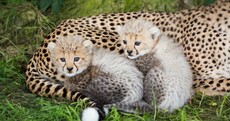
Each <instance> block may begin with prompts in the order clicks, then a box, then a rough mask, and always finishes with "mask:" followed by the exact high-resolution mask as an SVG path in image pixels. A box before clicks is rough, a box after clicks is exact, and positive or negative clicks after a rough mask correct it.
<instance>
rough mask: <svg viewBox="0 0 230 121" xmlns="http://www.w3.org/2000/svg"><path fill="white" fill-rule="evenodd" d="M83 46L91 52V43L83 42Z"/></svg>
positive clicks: (88, 41)
mask: <svg viewBox="0 0 230 121" xmlns="http://www.w3.org/2000/svg"><path fill="white" fill-rule="evenodd" d="M83 45H84V47H85V48H86V49H88V51H89V52H90V53H91V52H92V51H93V43H92V42H91V41H90V40H85V41H84V42H83Z"/></svg>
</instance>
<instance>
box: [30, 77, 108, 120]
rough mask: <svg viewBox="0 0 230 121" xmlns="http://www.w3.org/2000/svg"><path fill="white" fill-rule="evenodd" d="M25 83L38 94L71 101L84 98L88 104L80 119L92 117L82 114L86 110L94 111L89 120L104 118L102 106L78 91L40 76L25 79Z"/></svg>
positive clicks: (84, 112)
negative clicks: (70, 89) (94, 115)
mask: <svg viewBox="0 0 230 121" xmlns="http://www.w3.org/2000/svg"><path fill="white" fill-rule="evenodd" d="M26 83H27V86H28V87H29V89H30V91H31V92H32V93H34V94H37V95H39V96H45V97H62V98H66V99H68V100H71V101H78V100H85V101H86V102H87V104H88V105H87V107H88V108H86V109H85V110H86V111H85V110H84V111H83V113H82V114H83V115H82V121H88V120H86V119H87V117H92V116H91V115H88V116H87V115H84V114H87V113H86V112H88V111H89V112H93V113H95V112H96V117H93V118H94V119H93V120H92V119H91V120H90V121H99V120H102V119H104V118H105V111H104V110H103V108H102V106H100V105H99V104H97V103H96V102H94V101H93V100H91V99H89V98H88V97H87V96H86V95H84V94H82V93H80V92H77V91H69V90H67V89H66V88H65V87H64V86H63V85H61V84H56V83H52V82H50V81H47V80H46V79H41V78H38V79H34V80H33V81H31V80H27V81H26ZM92 110H93V111H92ZM83 119H84V120H83Z"/></svg>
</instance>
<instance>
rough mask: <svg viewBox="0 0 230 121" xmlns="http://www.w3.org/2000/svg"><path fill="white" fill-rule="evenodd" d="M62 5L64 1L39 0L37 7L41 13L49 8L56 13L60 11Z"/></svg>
mask: <svg viewBox="0 0 230 121" xmlns="http://www.w3.org/2000/svg"><path fill="white" fill-rule="evenodd" d="M63 3H64V0H39V2H38V7H39V9H40V10H41V11H42V12H45V11H47V10H48V8H51V11H52V12H54V13H58V12H59V11H60V10H61V7H62V5H63Z"/></svg>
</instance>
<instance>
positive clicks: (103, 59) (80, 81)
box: [48, 36, 143, 121]
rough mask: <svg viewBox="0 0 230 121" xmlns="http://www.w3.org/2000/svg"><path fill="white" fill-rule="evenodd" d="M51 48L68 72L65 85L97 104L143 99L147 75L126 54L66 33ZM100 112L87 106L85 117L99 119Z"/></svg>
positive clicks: (53, 56)
mask: <svg viewBox="0 0 230 121" xmlns="http://www.w3.org/2000/svg"><path fill="white" fill-rule="evenodd" d="M48 49H49V51H50V53H51V61H52V62H53V64H54V66H55V67H56V68H57V70H59V72H60V73H65V75H67V76H68V78H67V80H66V81H65V82H64V86H65V87H66V88H67V89H69V90H71V91H79V92H81V93H82V94H84V95H86V96H87V97H89V98H90V99H92V100H93V101H95V102H96V104H97V105H99V106H103V105H106V104H116V103H126V104H132V103H133V102H136V101H139V100H141V99H142V97H143V81H142V80H143V75H142V73H141V72H140V71H139V70H138V69H137V68H136V66H135V63H134V62H132V61H131V60H129V59H127V58H126V57H124V56H121V55H118V54H116V53H113V52H110V51H107V50H104V49H98V48H93V43H92V42H91V41H89V40H84V39H83V38H81V37H80V36H63V37H61V38H60V39H59V40H57V42H56V43H54V42H50V43H49V45H48ZM99 112H100V111H99ZM99 112H97V110H96V109H94V108H86V109H85V110H84V111H83V113H82V120H83V121H97V120H99V118H101V117H100V115H99V114H100V113H99Z"/></svg>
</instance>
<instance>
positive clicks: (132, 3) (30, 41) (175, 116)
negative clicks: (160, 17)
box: [0, 0, 230, 121]
mask: <svg viewBox="0 0 230 121" xmlns="http://www.w3.org/2000/svg"><path fill="white" fill-rule="evenodd" d="M213 1H214V0H68V1H64V0H2V1H0V115H1V117H0V120H3V121H5V120H6V121H12V120H17V121H21V120H22V121H31V120H32V121H33V120H40V121H43V120H57V121H60V120H64V121H65V120H68V121H72V120H79V114H80V111H81V109H82V108H83V107H84V102H69V101H66V100H64V99H60V98H43V97H37V96H36V95H34V94H31V93H30V92H29V91H28V89H27V88H26V86H25V82H24V81H25V75H24V72H25V67H26V64H27V63H28V60H29V59H30V57H31V54H33V52H34V51H35V50H36V48H37V47H38V46H39V45H40V44H41V42H42V41H43V38H44V36H46V35H47V34H48V33H49V32H50V31H51V30H52V29H54V28H55V26H56V25H58V23H59V22H60V21H61V20H64V19H68V18H77V17H83V16H90V15H97V14H101V13H112V12H128V11H167V12H173V11H178V10H181V9H189V8H194V7H198V6H200V5H208V4H210V3H212V2H213ZM228 107H230V98H229V97H228V96H215V97H208V96H203V95H202V94H195V95H194V97H193V98H192V99H191V102H190V103H188V104H187V105H185V106H184V107H183V108H181V109H180V110H178V111H176V112H175V113H172V114H170V113H167V112H157V113H155V114H145V115H143V116H138V115H134V114H125V113H118V112H117V111H116V110H115V109H113V110H112V111H111V113H110V114H109V116H108V117H107V118H106V120H107V121H123V120H124V121H133V120H135V121H153V120H159V121H161V120H162V121H165V120H173V121H174V120H176V121H177V120H178V121H198V120H206V121H207V120H209V121H228V120H229V119H230V109H229V108H228Z"/></svg>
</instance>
